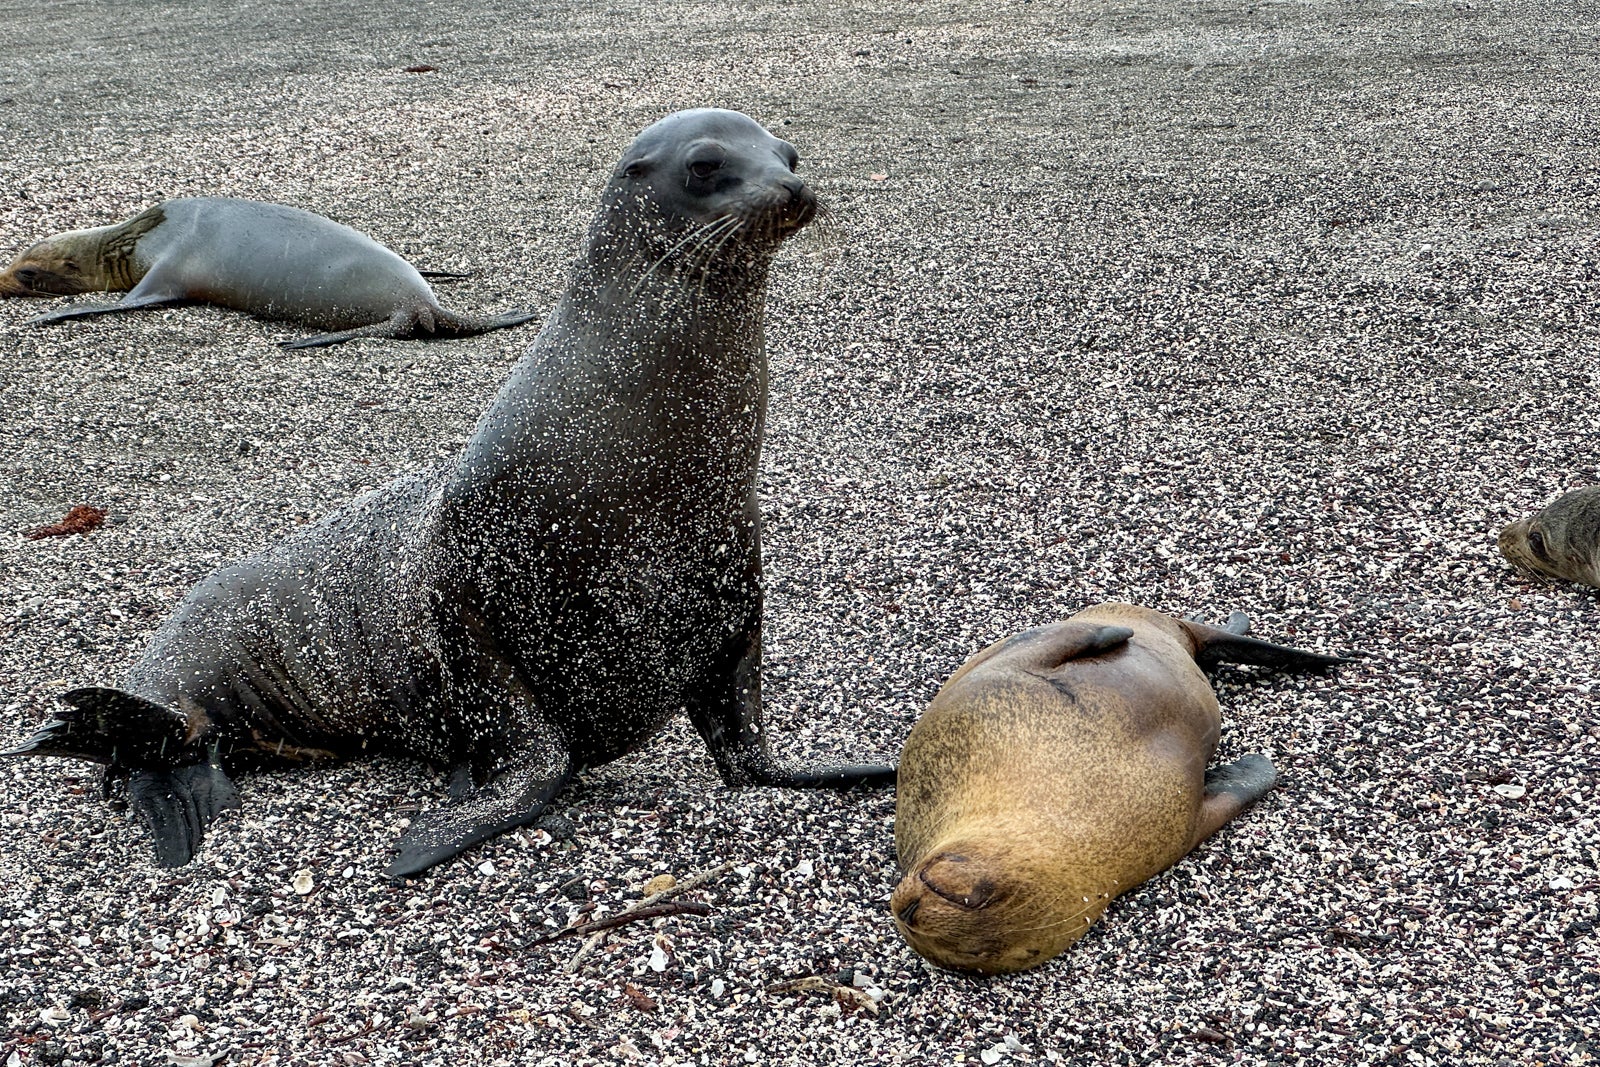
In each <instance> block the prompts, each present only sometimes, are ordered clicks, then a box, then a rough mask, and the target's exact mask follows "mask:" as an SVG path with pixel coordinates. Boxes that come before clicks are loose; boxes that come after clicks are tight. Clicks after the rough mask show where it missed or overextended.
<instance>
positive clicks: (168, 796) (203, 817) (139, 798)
mask: <svg viewBox="0 0 1600 1067" xmlns="http://www.w3.org/2000/svg"><path fill="white" fill-rule="evenodd" d="M128 800H129V801H130V802H131V803H132V805H133V808H134V810H135V811H137V812H138V813H139V814H140V815H141V816H143V817H144V820H145V822H147V823H149V825H150V833H151V834H152V835H153V836H154V838H155V846H156V863H157V864H158V865H159V866H162V867H182V866H183V865H184V864H185V863H188V862H189V861H190V860H191V859H193V858H194V854H195V850H196V849H198V848H199V847H200V842H201V841H202V840H203V839H204V838H205V833H206V827H208V826H210V825H211V822H212V820H213V819H215V818H216V817H217V815H218V814H220V813H221V812H222V811H224V810H226V809H227V808H237V807H238V806H239V791H238V790H237V789H235V788H234V785H233V782H232V781H231V780H230V779H229V778H228V776H227V774H225V773H224V772H223V770H222V768H221V767H218V766H217V765H216V764H214V763H210V762H207V763H190V764H188V765H186V766H183V767H174V768H172V769H171V770H165V771H136V772H135V773H134V774H133V776H132V777H131V778H129V779H128Z"/></svg>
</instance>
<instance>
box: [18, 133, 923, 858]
mask: <svg viewBox="0 0 1600 1067" xmlns="http://www.w3.org/2000/svg"><path fill="white" fill-rule="evenodd" d="M798 158H799V157H798V155H797V154H796V152H795V150H794V148H793V146H791V145H790V144H788V143H787V142H785V141H781V140H779V139H777V138H776V137H773V136H772V135H771V134H769V133H768V132H767V131H766V130H765V129H763V128H762V127H761V126H760V125H758V124H757V123H756V122H755V121H754V120H752V119H750V118H748V117H747V116H744V115H741V114H738V113H737V112H730V111H718V110H696V111H686V112H680V113H678V114H674V115H670V116H668V117H667V118H665V119H662V120H661V121H660V122H658V123H656V124H655V125H653V126H651V127H650V128H648V129H647V130H645V131H644V132H643V133H641V134H640V135H639V137H638V138H637V139H636V140H635V141H634V142H633V144H632V145H631V146H630V147H629V148H628V150H627V152H626V154H625V155H624V156H623V158H622V162H621V163H620V164H619V166H618V167H617V169H616V171H615V172H614V174H613V175H612V177H611V180H610V183H609V184H608V185H607V187H606V190H605V192H604V194H603V197H602V201H601V207H600V211H599V213H598V215H597V216H596V218H595V220H594V222H593V224H592V225H591V228H590V231H589V237H588V241H587V244H586V246H585V249H584V252H583V254H582V255H581V257H580V258H579V260H578V262H577V264H576V266H575V268H574V271H573V274H572V277H571V281H570V284H569V287H568V289H567V291H566V293H565V295H563V296H562V298H561V300H560V302H559V304H558V305H557V306H556V308H555V310H554V311H553V312H552V313H551V314H550V317H549V319H548V320H547V321H546V322H545V325H544V328H543V330H542V331H541V332H540V334H539V337H538V339H537V340H536V341H535V342H534V345H533V347H532V348H531V349H530V350H529V351H528V352H527V353H526V354H525V355H524V356H523V357H522V359H521V361H520V362H518V363H517V365H516V366H515V367H514V368H512V371H511V374H510V378H509V380H508V381H507V382H506V384H505V385H504V387H503V388H502V389H501V390H500V393H499V395H498V396H497V397H496V398H495V400H494V402H493V403H492V404H491V405H490V407H489V410H488V412H487V413H486V414H485V415H484V416H483V417H482V419H481V420H480V421H479V423H478V426H477V429H476V430H475V432H474V433H473V435H472V438H471V440H470V441H469V442H468V443H467V446H466V449H465V451H464V452H463V453H462V455H461V456H460V458H459V459H458V460H457V461H456V462H454V463H452V464H449V465H447V466H446V467H444V468H443V469H440V470H437V471H434V472H432V473H428V474H420V475H413V476H409V477H403V478H400V479H398V480H396V481H394V482H391V483H390V484H389V485H387V486H385V487H384V488H382V489H379V490H377V491H375V492H372V493H369V494H367V495H366V496H364V497H362V498H360V499H358V500H356V501H355V502H354V503H352V504H351V505H350V506H348V507H346V508H344V509H343V510H341V511H338V512H336V513H335V514H333V515H331V516H329V517H328V518H326V519H324V520H323V521H322V522H320V523H318V524H317V525H315V526H313V527H309V528H307V529H306V530H304V531H302V532H300V533H298V534H296V535H295V536H292V537H290V538H289V539H287V540H285V541H283V542H281V543H279V544H276V545H273V546H271V547H269V548H267V549H265V550H263V551H262V552H260V553H258V554H256V555H255V556H252V557H250V558H249V559H246V560H244V561H243V562H241V563H237V564H234V565H232V566H229V567H225V568H223V569H222V570H220V571H217V572H216V573H215V574H212V575H211V576H210V577H208V578H206V579H205V580H203V581H202V582H201V583H200V584H199V585H198V586H196V588H195V589H194V590H193V591H191V592H190V593H189V595H188V597H187V598H186V599H185V600H184V601H183V603H182V604H181V605H180V606H179V608H178V610H177V612H176V613H175V614H174V615H173V616H172V617H171V618H170V619H168V620H167V621H166V622H165V624H164V625H163V626H162V627H161V628H160V629H159V630H158V631H157V633H156V635H155V638H154V639H153V641H152V643H151V645H150V647H149V649H148V650H147V651H146V653H145V655H144V658H143V659H142V660H141V661H140V662H139V663H138V664H137V665H136V666H135V667H134V668H133V670H132V672H131V673H130V674H129V675H128V676H127V678H126V679H125V681H124V682H123V684H122V686H121V688H119V689H109V688H88V689H78V690H74V691H72V692H69V693H67V694H66V695H65V699H66V701H67V702H68V703H69V704H71V705H72V707H71V709H70V710H66V711H63V712H61V713H60V717H59V718H58V719H57V720H56V721H53V722H48V723H46V724H44V726H43V727H42V728H41V729H40V730H39V732H38V733H37V734H36V735H35V736H34V737H33V738H31V739H30V740H28V741H27V742H25V743H24V744H23V745H21V746H20V747H18V748H16V749H14V750H12V753H11V754H13V755H53V756H71V757H76V758H80V759H88V760H95V761H99V762H102V763H106V764H108V765H109V771H108V773H109V774H113V775H128V776H130V777H129V783H128V785H129V795H130V798H131V800H132V802H133V804H134V806H135V808H136V809H137V810H138V811H139V812H140V813H142V815H143V816H144V817H145V818H146V819H147V820H148V822H149V823H150V825H151V827H152V829H153V831H154V836H155V844H156V854H157V859H158V861H159V862H160V863H161V864H163V865H165V866H176V865H179V864H183V863H185V862H187V861H188V860H189V858H190V857H191V856H192V854H193V852H194V850H195V848H196V846H197V845H198V844H199V843H200V840H201V836H202V834H203V832H204V830H205V827H206V825H207V823H208V822H209V821H210V820H211V819H212V817H213V816H214V815H215V814H216V813H217V812H218V811H219V810H220V809H222V808H224V807H228V806H233V805H236V804H237V803H238V799H237V795H236V793H235V791H234V787H233V784H232V782H231V781H230V779H229V777H228V775H229V772H230V771H232V770H235V769H240V768H247V767H250V766H252V765H258V764H272V763H283V762H286V761H291V762H292V761H315V760H321V759H332V758H336V757H348V756H354V755H357V754H359V753H361V752H364V751H375V750H376V751H392V752H400V753H408V754H411V755H414V756H418V757H421V758H422V759H424V760H427V761H429V762H431V763H433V764H435V765H438V766H442V767H447V768H450V769H451V770H452V781H451V797H452V799H451V802H449V803H447V804H445V805H444V806H442V807H439V808H435V809H432V810H429V811H424V812H422V813H421V814H420V815H418V816H417V817H416V818H415V819H414V820H413V822H412V824H411V827H410V829H409V830H407V831H406V833H405V835H404V836H403V837H402V838H401V839H400V845H399V847H400V856H399V858H398V859H396V860H395V861H394V863H393V864H392V865H391V866H390V868H389V873H390V874H391V875H410V874H415V873H416V872H418V871H421V870H424V869H426V868H427V867H429V866H432V865H433V864H435V863H438V862H440V861H441V860H445V859H448V858H449V857H451V856H454V855H456V854H457V853H459V852H461V851H462V850H464V849H466V848H468V847H470V846H471V845H473V844H476V843H477V842H480V841H483V840H486V839H487V838H490V837H493V836H495V835H497V834H500V833H503V832H504V831H506V830H509V829H511V828H513V827H517V826H522V825H526V824H528V823H530V822H532V821H533V820H534V819H535V818H537V817H538V816H539V814H540V813H541V812H542V811H543V810H544V809H545V806H546V805H547V804H548V803H549V801H550V799H551V798H552V797H554V796H555V795H556V793H558V792H559V791H560V790H561V788H562V786H563V785H565V784H566V782H567V781H568V780H569V779H570V778H571V777H572V776H573V775H574V774H575V773H577V772H578V771H580V770H582V769H583V768H585V767H592V766H595V765H597V764H601V763H605V762H607V761H609V760H613V759H616V758H617V757H618V756H621V755H623V754H624V753H627V752H629V751H631V750H633V749H635V748H637V747H639V746H640V745H641V744H643V743H644V742H645V741H646V740H647V739H649V738H650V737H651V736H652V735H653V734H655V733H656V732H657V731H659V730H660V729H661V728H662V726H663V725H664V724H665V723H666V722H667V721H668V720H669V719H671V718H672V717H673V716H674V715H677V714H678V713H680V712H685V711H686V712H687V713H688V716H689V718H690V720H691V721H692V722H693V723H694V726H695V728H696V729H697V730H698V731H699V733H700V735H701V736H702V737H703V738H704V740H705V743H706V746H707V747H708V748H709V750H710V752H711V756H712V758H713V759H714V760H715V762H716V766H717V769H718V771H719V772H720V773H721V775H722V778H723V780H724V781H726V782H727V783H728V784H730V785H770V786H796V787H821V788H845V787H849V786H852V785H857V784H875V785H887V784H891V783H892V782H893V780H894V769H893V768H892V767H887V766H846V767H836V768H823V769H799V768H789V767H783V766H780V765H778V764H776V763H775V762H774V760H773V759H772V757H771V755H770V754H769V750H768V745H767V733H766V731H765V729H764V728H763V726H762V716H761V616H762V590H761V550H760V510H759V507H758V502H757V499H756V493H755V484H756V470H757V464H758V461H759V458H760V453H761V437H762V428H763V423H764V420H765V416H766V404H767V363H766V347H765V340H764V334H763V319H764V315H765V292H766V284H767V274H768V268H769V266H770V264H771V262H772V258H773V256H774V255H775V254H776V252H777V251H778V248H779V246H780V245H781V244H782V242H783V240H784V239H785V238H786V237H787V236H789V235H790V234H791V233H794V232H795V231H797V230H798V229H800V228H801V227H802V226H804V225H805V224H806V223H807V222H808V221H810V219H811V218H812V216H813V215H814V214H815V211H816V198H815V196H814V195H813V193H812V192H811V190H810V189H809V188H808V187H807V186H806V185H805V183H804V182H803V181H801V179H800V178H799V177H798V176H797V175H796V174H795V173H794V169H795V166H796V165H797V162H798Z"/></svg>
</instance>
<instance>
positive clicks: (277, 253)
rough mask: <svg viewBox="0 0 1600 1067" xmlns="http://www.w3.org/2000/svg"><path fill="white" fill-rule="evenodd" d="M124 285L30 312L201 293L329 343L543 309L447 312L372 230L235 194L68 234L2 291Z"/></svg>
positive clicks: (48, 244)
mask: <svg viewBox="0 0 1600 1067" xmlns="http://www.w3.org/2000/svg"><path fill="white" fill-rule="evenodd" d="M433 275H434V276H435V277H460V275H450V274H444V273H441V272H433ZM124 289H125V290H128V295H127V296H126V297H124V298H123V299H122V301H121V302H120V303H116V304H80V305H77V306H74V307H69V308H63V309H62V310H60V311H54V312H51V313H50V314H48V315H40V316H39V317H37V318H33V319H29V320H28V321H29V322H32V323H38V324H44V323H51V322H62V321H64V320H66V319H77V318H84V317H87V316H90V315H109V314H113V313H116V312H123V311H138V310H140V309H142V308H152V307H157V306H160V305H163V304H173V303H178V302H181V301H186V300H198V301H204V302H206V303H211V304H217V305H220V306H222V307H227V308H234V309H236V310H238V311H248V312H249V313H251V314H252V315H259V316H261V317H262V318H265V319H280V320H285V321H289V322H298V323H301V324H303V325H306V326H312V327H316V328H318V329H323V330H329V331H335V332H330V333H323V334H318V335H316V336H315V337H307V338H303V339H301V340H299V341H294V342H290V343H287V344H285V345H284V347H285V348H318V347H322V346H325V345H333V344H338V343H339V342H341V341H348V340H351V339H352V338H356V337H390V338H396V339H404V338H417V337H429V336H435V337H471V336H473V335H475V334H480V333H487V332H488V331H490V330H500V329H504V328H505V327H507V326H516V325H519V324H520V323H524V322H527V321H529V320H530V319H533V318H537V315H536V314H535V313H533V312H522V311H518V312H510V313H508V314H505V315H499V316H495V317H482V316H477V315H462V314H458V313H456V312H453V311H446V310H445V309H444V308H442V307H440V306H439V300H438V298H437V297H436V296H434V293H433V289H432V288H431V287H429V285H428V283H427V282H426V281H424V280H423V275H422V272H420V271H418V270H417V269H416V268H415V267H413V266H412V265H411V264H409V263H407V262H406V261H405V260H404V259H401V258H400V257H399V256H398V255H396V254H395V253H394V252H393V251H391V250H390V249H388V248H386V247H384V246H383V245H381V244H379V243H378V242H377V241H374V240H373V239H372V238H370V237H368V236H367V235H366V234H364V233H360V232H358V231H356V230H352V229H351V228H350V227H348V226H341V225H340V224H339V223H337V222H334V221H333V220H331V219H325V218H323V217H322V216H321V215H314V214H312V213H311V212H309V211H301V210H300V209H298V208H292V207H285V206H283V205H282V204H268V203H263V202H261V201H259V200H238V199H233V198H228V197H193V198H189V199H184V200H167V201H165V202H163V203H160V204H157V205H156V206H155V207H153V208H149V209H148V210H146V211H142V212H140V213H139V214H137V215H135V216H134V217H133V218H131V219H128V220H127V221H126V222H119V223H116V224H114V225H111V226H99V227H96V228H94V229H88V230H70V231H68V232H67V233H59V234H56V235H55V236H54V237H47V238H45V239H44V240H43V241H40V242H39V243H37V244H35V245H33V246H32V247H31V248H29V249H27V250H26V251H25V252H23V253H22V254H21V255H19V256H18V257H17V258H16V259H15V260H14V261H13V262H12V264H11V266H10V267H8V268H6V270H5V271H4V272H3V273H0V296H71V295H74V294H77V293H88V292H104V291H113V290H124Z"/></svg>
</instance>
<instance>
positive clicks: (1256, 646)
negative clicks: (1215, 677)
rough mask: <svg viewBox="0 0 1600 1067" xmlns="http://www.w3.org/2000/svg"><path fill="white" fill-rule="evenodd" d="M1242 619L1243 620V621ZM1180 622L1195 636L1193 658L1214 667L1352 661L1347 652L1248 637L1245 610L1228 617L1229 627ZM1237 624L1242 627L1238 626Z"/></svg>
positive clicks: (1312, 666)
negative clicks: (1339, 653) (1332, 652)
mask: <svg viewBox="0 0 1600 1067" xmlns="http://www.w3.org/2000/svg"><path fill="white" fill-rule="evenodd" d="M1239 620H1243V621H1242V623H1241V622H1240V621H1239ZM1179 625H1180V626H1182V627H1183V628H1184V629H1186V630H1188V631H1189V633H1190V635H1191V636H1192V637H1193V638H1194V645H1195V652H1194V659H1195V662H1196V663H1198V664H1200V666H1202V667H1214V666H1216V665H1217V664H1218V663H1250V664H1254V665H1256V666H1258V667H1277V668H1281V669H1285V670H1302V671H1320V670H1326V669H1327V668H1329V667H1337V666H1338V665H1339V664H1341V663H1349V662H1350V659H1349V658H1348V657H1346V656H1325V655H1323V654H1322V653H1320V652H1308V651H1306V650H1305V649H1301V648H1290V647H1288V646H1287V645H1275V644H1273V643H1272V642H1270V641H1259V640H1257V639H1256V638H1254V637H1246V636H1245V635H1244V630H1245V629H1246V628H1248V627H1249V625H1250V620H1249V619H1248V618H1246V617H1245V616H1244V613H1243V612H1238V611H1236V612H1234V613H1233V615H1231V616H1230V617H1229V618H1228V627H1227V628H1226V629H1223V628H1221V627H1217V626H1207V625H1206V624H1205V623H1203V622H1195V621H1193V620H1191V619H1185V620H1183V621H1182V622H1181V623H1179ZM1236 626H1238V627H1239V628H1238V629H1235V627H1236Z"/></svg>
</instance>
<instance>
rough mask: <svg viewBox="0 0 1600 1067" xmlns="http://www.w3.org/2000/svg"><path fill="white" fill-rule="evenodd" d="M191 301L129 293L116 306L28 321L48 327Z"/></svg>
mask: <svg viewBox="0 0 1600 1067" xmlns="http://www.w3.org/2000/svg"><path fill="white" fill-rule="evenodd" d="M187 299H189V298H188V297H187V296H185V295H183V294H181V293H146V294H144V295H143V296H138V295H136V294H134V293H129V294H128V295H127V296H126V297H125V298H124V299H122V300H120V301H118V302H117V303H115V304H81V305H78V306H76V307H69V308H62V309H61V310H60V311H52V312H50V314H48V315H38V316H36V317H34V318H31V319H29V320H28V323H29V324H30V325H33V326H48V325H49V324H50V323H52V322H64V321H66V320H67V319H86V318H89V317H90V316H92V315H114V314H116V313H117V312H119V311H142V310H144V309H145V308H153V307H160V306H161V305H163V304H177V303H181V302H182V301H184V300H187Z"/></svg>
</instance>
